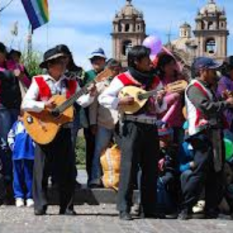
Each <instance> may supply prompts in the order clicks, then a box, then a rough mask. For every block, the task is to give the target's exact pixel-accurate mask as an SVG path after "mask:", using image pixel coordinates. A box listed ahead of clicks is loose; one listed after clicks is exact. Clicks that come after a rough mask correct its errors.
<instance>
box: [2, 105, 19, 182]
mask: <svg viewBox="0 0 233 233" xmlns="http://www.w3.org/2000/svg"><path fill="white" fill-rule="evenodd" d="M0 107H1V106H0ZM18 115H19V110H18V109H6V108H0V159H1V160H2V164H3V176H4V178H5V179H6V180H7V181H8V180H9V181H10V180H11V177H12V161H11V151H10V149H9V147H8V144H7V136H8V133H9V131H10V129H11V127H12V125H13V124H14V122H15V121H16V120H17V119H18Z"/></svg>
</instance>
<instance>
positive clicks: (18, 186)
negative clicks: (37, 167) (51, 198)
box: [13, 159, 34, 199]
mask: <svg viewBox="0 0 233 233" xmlns="http://www.w3.org/2000/svg"><path fill="white" fill-rule="evenodd" d="M33 164H34V160H29V159H19V160H13V172H14V174H13V189H14V195H15V198H23V199H24V198H26V199H28V198H32V177H33V176H32V174H33ZM25 186H26V193H25V192H24V191H25V190H24V187H25Z"/></svg>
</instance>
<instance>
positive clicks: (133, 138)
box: [117, 121, 159, 214]
mask: <svg viewBox="0 0 233 233" xmlns="http://www.w3.org/2000/svg"><path fill="white" fill-rule="evenodd" d="M122 127H123V128H122V130H120V135H119V136H120V137H119V138H120V149H121V167H120V184H119V191H118V202H117V209H118V210H119V211H130V207H131V206H132V204H133V203H132V195H133V188H134V182H133V179H134V177H135V173H136V172H137V171H138V164H139V165H140V167H141V172H142V175H141V182H140V183H141V187H140V189H141V205H142V211H143V212H144V213H146V214H150V213H154V212H155V211H156V195H157V192H156V190H157V188H156V187H157V166H158V165H157V158H158V156H157V154H158V153H159V142H158V133H157V128H156V126H154V125H149V124H142V123H136V122H129V121H126V122H124V124H123V126H122Z"/></svg>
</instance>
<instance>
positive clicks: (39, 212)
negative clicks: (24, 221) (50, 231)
mask: <svg viewBox="0 0 233 233" xmlns="http://www.w3.org/2000/svg"><path fill="white" fill-rule="evenodd" d="M34 214H35V215H45V214H46V211H45V210H44V209H34Z"/></svg>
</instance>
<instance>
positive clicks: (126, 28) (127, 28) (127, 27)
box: [125, 23, 129, 32]
mask: <svg viewBox="0 0 233 233" xmlns="http://www.w3.org/2000/svg"><path fill="white" fill-rule="evenodd" d="M125 31H126V32H128V31H129V24H128V23H127V24H126V25H125Z"/></svg>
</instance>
